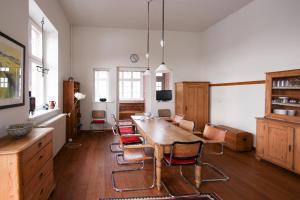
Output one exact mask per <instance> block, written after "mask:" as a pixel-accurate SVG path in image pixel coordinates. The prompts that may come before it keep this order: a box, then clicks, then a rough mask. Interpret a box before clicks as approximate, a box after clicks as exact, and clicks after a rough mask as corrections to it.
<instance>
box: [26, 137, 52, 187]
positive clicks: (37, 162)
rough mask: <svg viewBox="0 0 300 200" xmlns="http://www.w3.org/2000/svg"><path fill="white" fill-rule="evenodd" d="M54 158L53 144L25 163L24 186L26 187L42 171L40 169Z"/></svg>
mask: <svg viewBox="0 0 300 200" xmlns="http://www.w3.org/2000/svg"><path fill="white" fill-rule="evenodd" d="M50 158H52V143H49V144H48V145H47V146H45V147H44V148H43V149H42V150H41V151H40V152H38V153H37V154H35V156H34V157H33V158H32V159H31V160H29V161H28V162H27V163H24V167H23V169H22V170H23V184H24V185H26V184H28V183H29V181H30V180H31V179H32V177H33V176H34V175H35V174H36V173H37V172H38V171H40V169H41V168H42V167H43V166H44V165H45V163H46V162H47V161H48V160H49V159H50Z"/></svg>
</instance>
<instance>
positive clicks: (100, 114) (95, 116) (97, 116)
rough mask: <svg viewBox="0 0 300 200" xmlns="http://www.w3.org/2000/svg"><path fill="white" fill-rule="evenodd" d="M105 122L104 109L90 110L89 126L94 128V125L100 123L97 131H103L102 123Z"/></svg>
mask: <svg viewBox="0 0 300 200" xmlns="http://www.w3.org/2000/svg"><path fill="white" fill-rule="evenodd" d="M105 123H106V113H105V111H104V110H93V111H92V121H91V124H90V128H91V129H92V130H94V126H95V125H100V124H101V125H102V129H99V131H104V125H105Z"/></svg>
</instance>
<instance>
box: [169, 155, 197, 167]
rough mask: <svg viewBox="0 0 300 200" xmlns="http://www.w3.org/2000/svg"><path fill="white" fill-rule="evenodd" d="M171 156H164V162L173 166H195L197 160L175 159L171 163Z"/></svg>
mask: <svg viewBox="0 0 300 200" xmlns="http://www.w3.org/2000/svg"><path fill="white" fill-rule="evenodd" d="M170 157H171V155H170V154H165V155H164V160H165V161H166V162H167V163H168V164H171V165H193V164H196V160H195V159H174V158H172V162H171V158H170Z"/></svg>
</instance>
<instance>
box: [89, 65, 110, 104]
mask: <svg viewBox="0 0 300 200" xmlns="http://www.w3.org/2000/svg"><path fill="white" fill-rule="evenodd" d="M96 71H106V72H107V100H106V102H109V101H110V100H111V93H110V87H111V86H110V69H107V68H94V69H93V102H95V103H101V101H100V100H99V99H98V101H96Z"/></svg>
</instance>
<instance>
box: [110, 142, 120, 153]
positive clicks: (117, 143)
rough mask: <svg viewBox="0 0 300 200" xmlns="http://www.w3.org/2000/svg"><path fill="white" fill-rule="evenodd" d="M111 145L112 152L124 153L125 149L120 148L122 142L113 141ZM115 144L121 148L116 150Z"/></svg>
mask: <svg viewBox="0 0 300 200" xmlns="http://www.w3.org/2000/svg"><path fill="white" fill-rule="evenodd" d="M109 146H110V151H111V152H112V153H122V152H123V150H122V149H120V143H119V142H114V143H111V144H110V145H109ZM113 146H118V147H119V150H114V148H113Z"/></svg>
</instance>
